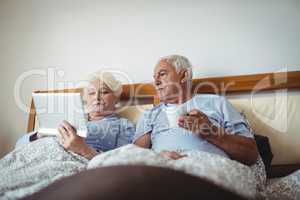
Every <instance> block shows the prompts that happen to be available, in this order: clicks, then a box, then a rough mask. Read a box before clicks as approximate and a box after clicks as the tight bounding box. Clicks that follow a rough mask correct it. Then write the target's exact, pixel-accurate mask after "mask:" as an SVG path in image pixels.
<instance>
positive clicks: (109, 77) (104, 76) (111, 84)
mask: <svg viewBox="0 0 300 200" xmlns="http://www.w3.org/2000/svg"><path fill="white" fill-rule="evenodd" d="M87 79H88V80H87V81H88V82H89V83H92V82H94V81H96V80H99V81H101V82H103V83H105V85H106V86H107V87H108V88H109V89H110V90H111V91H113V92H114V93H115V95H116V96H117V97H119V96H120V95H121V93H122V83H121V82H120V81H118V80H117V79H116V78H115V77H114V75H113V74H112V73H111V72H109V71H105V70H99V71H97V72H94V73H92V74H90V75H89V76H88V78H87Z"/></svg>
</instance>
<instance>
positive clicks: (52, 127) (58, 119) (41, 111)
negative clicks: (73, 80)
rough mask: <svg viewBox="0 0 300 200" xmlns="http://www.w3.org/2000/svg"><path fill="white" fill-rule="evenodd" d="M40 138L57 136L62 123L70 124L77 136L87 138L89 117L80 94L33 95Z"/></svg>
mask: <svg viewBox="0 0 300 200" xmlns="http://www.w3.org/2000/svg"><path fill="white" fill-rule="evenodd" d="M32 96H33V101H34V105H35V109H36V114H37V120H38V129H37V132H38V133H39V135H40V136H51V135H57V134H59V133H58V130H57V129H58V126H59V124H61V123H62V121H64V120H65V121H67V122H69V123H70V124H71V125H72V126H73V127H74V128H76V130H77V135H79V136H81V137H86V136H87V116H86V114H85V112H84V104H83V100H82V97H81V95H80V93H33V94H32Z"/></svg>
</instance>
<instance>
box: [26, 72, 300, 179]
mask: <svg viewBox="0 0 300 200" xmlns="http://www.w3.org/2000/svg"><path fill="white" fill-rule="evenodd" d="M279 89H288V90H299V89H300V71H291V72H276V73H262V74H251V75H239V76H225V77H211V78H199V79H193V87H192V92H193V94H195V93H215V94H219V95H227V94H232V93H249V92H251V91H253V90H256V91H271V90H279ZM82 91H83V90H82V88H74V89H63V90H38V91H35V93H57V92H65V93H68V92H80V93H82ZM121 102H125V104H127V105H137V104H139V105H141V104H149V103H150V104H151V103H153V104H154V105H156V104H158V103H159V99H158V98H157V96H156V92H155V89H154V87H153V85H152V84H151V83H136V84H128V85H123V93H122V95H121ZM35 118H36V112H35V107H34V103H33V100H31V108H30V113H29V119H28V126H27V132H31V131H33V130H34V127H35ZM297 169H300V163H299V164H293V165H273V166H272V168H271V177H280V176H284V175H287V174H289V173H291V172H293V171H295V170H297Z"/></svg>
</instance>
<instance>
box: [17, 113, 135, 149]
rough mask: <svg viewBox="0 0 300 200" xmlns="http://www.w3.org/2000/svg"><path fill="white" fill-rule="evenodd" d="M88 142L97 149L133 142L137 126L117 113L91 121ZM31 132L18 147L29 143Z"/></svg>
mask: <svg viewBox="0 0 300 200" xmlns="http://www.w3.org/2000/svg"><path fill="white" fill-rule="evenodd" d="M87 129H88V134H87V137H86V138H85V141H86V143H87V144H88V145H89V146H90V147H92V148H94V149H95V150H97V151H108V150H112V149H115V148H118V147H120V146H123V145H126V144H130V143H131V142H132V139H133V136H134V132H135V126H134V125H133V124H132V123H131V122H130V121H129V120H127V119H125V118H120V117H119V116H118V115H116V114H112V115H109V116H107V117H105V118H103V119H101V120H98V121H89V122H88V124H87ZM30 135H31V134H25V135H24V136H22V137H21V138H20V139H19V140H18V141H17V143H16V147H18V146H21V145H24V144H28V143H29V142H30V141H29V137H30Z"/></svg>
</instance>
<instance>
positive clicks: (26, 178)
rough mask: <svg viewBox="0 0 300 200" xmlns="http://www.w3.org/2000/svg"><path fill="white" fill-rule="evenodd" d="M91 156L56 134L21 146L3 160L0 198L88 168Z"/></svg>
mask: <svg viewBox="0 0 300 200" xmlns="http://www.w3.org/2000/svg"><path fill="white" fill-rule="evenodd" d="M87 163H88V160H87V159H85V158H83V157H81V156H79V155H76V154H73V153H70V152H67V151H65V150H64V148H63V147H62V146H61V145H60V144H59V143H58V141H57V140H56V139H55V138H53V137H48V138H43V139H39V140H37V141H35V142H32V143H30V144H28V145H26V146H21V147H20V148H17V149H15V150H13V151H12V152H11V153H9V154H7V155H6V156H5V157H4V158H3V159H1V160H0V199H19V198H22V197H25V196H27V195H30V194H32V193H34V192H37V191H39V190H41V189H42V188H44V187H46V186H48V185H49V184H51V183H53V182H54V181H56V180H59V179H61V178H63V177H66V176H70V175H72V174H75V173H78V172H80V171H82V170H85V169H86V165H87Z"/></svg>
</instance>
